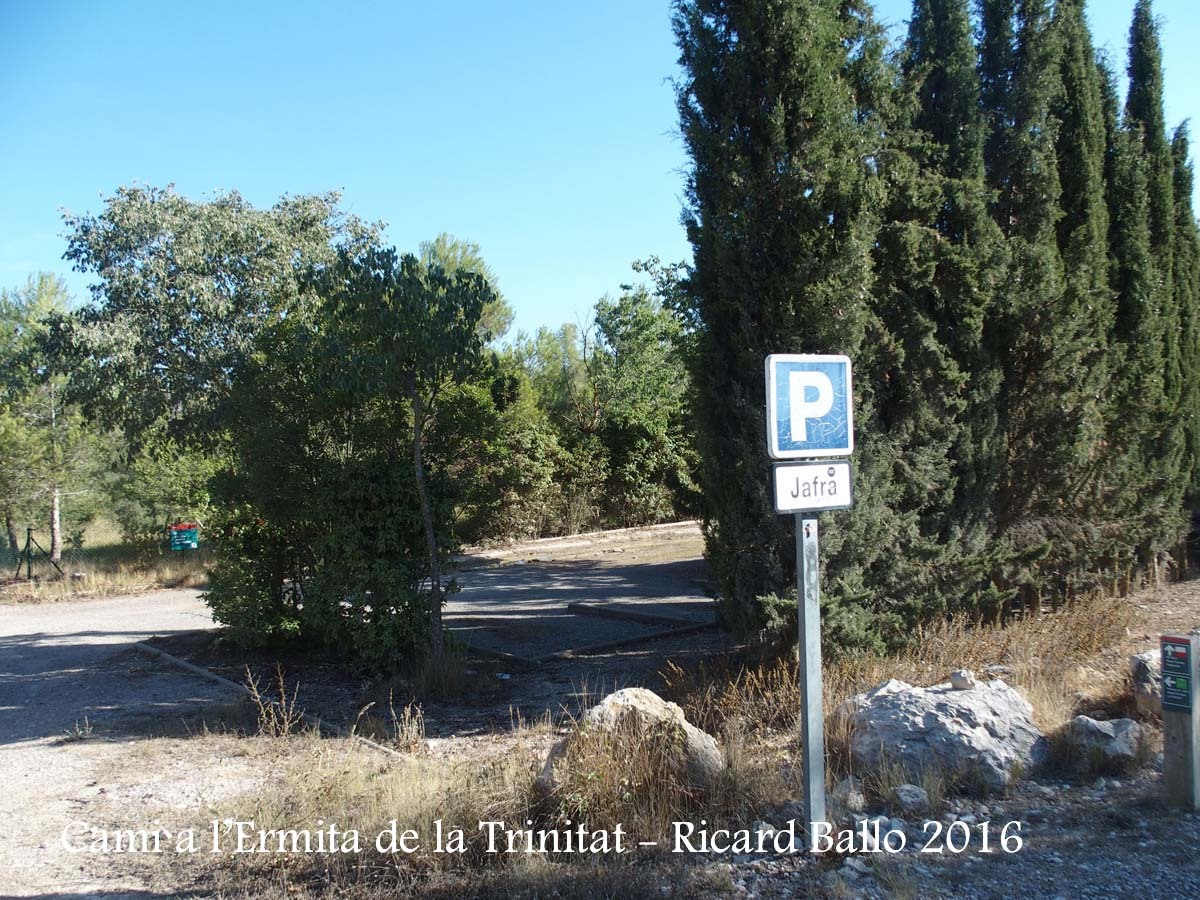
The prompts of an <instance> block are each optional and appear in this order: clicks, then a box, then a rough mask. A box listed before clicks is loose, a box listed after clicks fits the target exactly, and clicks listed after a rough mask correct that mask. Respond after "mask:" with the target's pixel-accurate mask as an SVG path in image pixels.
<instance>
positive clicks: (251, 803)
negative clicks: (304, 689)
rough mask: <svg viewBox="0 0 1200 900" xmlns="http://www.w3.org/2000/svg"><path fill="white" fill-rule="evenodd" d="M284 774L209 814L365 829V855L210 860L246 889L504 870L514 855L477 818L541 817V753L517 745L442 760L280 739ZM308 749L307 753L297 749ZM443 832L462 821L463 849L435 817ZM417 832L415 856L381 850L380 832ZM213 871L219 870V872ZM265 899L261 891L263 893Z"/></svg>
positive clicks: (275, 825)
mask: <svg viewBox="0 0 1200 900" xmlns="http://www.w3.org/2000/svg"><path fill="white" fill-rule="evenodd" d="M277 746H278V747H279V756H280V761H279V762H278V763H277V767H278V769H279V775H278V776H277V777H278V781H277V783H276V784H275V785H273V786H272V788H271V789H269V790H262V791H256V792H255V793H254V794H253V795H248V796H244V797H241V798H238V799H235V800H233V801H230V802H229V803H227V804H223V805H222V806H221V807H219V808H217V809H214V810H212V811H211V813H210V818H214V819H225V818H233V819H236V820H253V822H254V828H255V829H256V830H258V829H274V830H284V829H305V828H308V829H313V830H315V829H317V828H318V827H319V826H318V823H319V822H321V823H325V825H328V824H329V823H331V822H333V823H336V824H337V828H338V829H339V831H342V832H346V831H348V830H350V829H353V830H356V831H357V832H358V833H359V834H360V836H361V847H362V852H361V853H358V854H328V855H319V854H308V853H300V854H286V855H280V854H274V853H272V854H261V855H260V854H239V855H235V856H225V855H223V854H222V855H218V856H215V857H214V858H213V859H212V860H209V861H207V862H208V863H209V864H210V865H212V866H214V867H215V870H219V873H220V874H221V875H222V876H223V877H226V878H227V879H229V881H230V884H237V885H239V886H240V887H242V888H245V889H248V888H251V887H254V888H255V889H256V890H257V888H258V887H265V886H267V885H269V884H272V883H278V882H279V881H280V879H283V880H286V881H287V882H288V883H290V884H295V885H304V886H309V887H321V888H325V889H334V890H335V891H341V890H342V889H348V888H350V887H353V886H356V885H390V886H393V887H395V886H399V885H406V884H411V883H412V881H413V879H414V878H417V877H422V878H424V877H425V876H427V875H429V874H430V873H436V872H445V871H451V870H469V869H474V868H478V867H480V865H481V863H484V862H485V861H486V862H487V863H488V864H490V865H492V866H495V867H498V868H504V867H505V866H506V865H508V864H509V863H510V862H512V860H513V857H511V856H507V855H489V854H487V853H486V850H487V847H486V843H485V840H486V834H485V833H483V832H480V831H479V830H478V823H479V822H481V821H490V820H496V819H501V820H504V821H505V822H508V823H510V824H511V825H513V826H515V827H523V826H524V823H525V822H526V820H527V819H529V818H530V817H531V816H533V815H534V810H533V807H532V805H531V804H532V800H533V798H534V796H535V793H534V789H533V774H534V771H535V769H534V765H535V762H536V759H535V758H534V757H533V756H531V755H530V754H528V753H523V752H520V751H515V752H513V753H509V754H507V755H505V756H503V757H500V758H497V759H493V760H488V761H483V762H481V761H479V760H457V761H435V760H431V759H429V758H426V757H422V756H413V757H409V758H406V759H403V760H400V761H395V760H383V759H381V757H379V756H373V755H372V756H368V755H365V754H363V753H361V752H357V751H354V750H353V749H351V748H350V747H349V746H348V745H347V744H346V743H345V742H342V741H320V740H316V739H314V738H311V736H310V737H309V738H308V739H307V741H306V742H304V743H300V744H298V745H297V744H294V743H293V742H291V741H288V742H285V743H284V744H277ZM297 751H299V752H297ZM439 820H440V821H441V822H442V825H443V833H447V832H448V831H449V830H450V829H453V828H461V829H462V830H463V832H464V838H465V841H466V851H465V852H464V853H461V854H458V853H436V852H435V847H434V839H433V836H434V835H435V833H436V825H435V823H436V822H438V821H439ZM393 821H394V822H395V827H396V831H397V834H402V833H403V832H404V831H406V830H409V829H412V830H415V831H416V832H417V833H418V835H420V844H421V846H420V848H419V849H417V850H416V851H415V852H413V853H404V852H396V853H391V852H380V851H379V850H378V849H377V848H376V846H375V838H376V835H378V834H380V833H382V832H387V831H389V830H390V828H391V825H392V822H393ZM214 874H216V872H215V871H214ZM255 895H256V896H257V893H256V894H255Z"/></svg>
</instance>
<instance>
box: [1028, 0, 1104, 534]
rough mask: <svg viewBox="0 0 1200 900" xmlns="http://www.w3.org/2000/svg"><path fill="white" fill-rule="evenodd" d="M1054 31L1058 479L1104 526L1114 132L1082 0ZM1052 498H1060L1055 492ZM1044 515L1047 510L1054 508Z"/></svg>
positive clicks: (1076, 504) (1082, 511)
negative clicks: (1108, 180) (1109, 135)
mask: <svg viewBox="0 0 1200 900" xmlns="http://www.w3.org/2000/svg"><path fill="white" fill-rule="evenodd" d="M1053 27H1054V29H1055V30H1056V32H1057V40H1058V44H1059V49H1060V57H1059V58H1060V78H1061V83H1062V88H1061V90H1060V91H1059V92H1058V94H1057V96H1056V97H1055V100H1054V102H1053V104H1052V110H1051V115H1052V117H1053V118H1054V119H1055V120H1056V121H1057V123H1058V134H1057V142H1056V145H1055V156H1056V159H1057V164H1058V176H1059V183H1060V186H1061V195H1060V199H1059V205H1060V207H1061V210H1062V216H1061V218H1060V219H1059V220H1058V223H1057V228H1056V238H1057V243H1058V251H1059V255H1060V257H1061V259H1062V266H1063V295H1062V304H1061V307H1060V308H1059V310H1058V311H1057V314H1056V318H1057V319H1058V320H1059V328H1058V331H1057V337H1056V339H1060V340H1061V339H1062V335H1063V333H1064V332H1066V334H1067V339H1066V340H1065V341H1064V343H1063V345H1062V346H1061V347H1058V348H1056V349H1057V352H1058V354H1059V358H1058V359H1056V360H1055V365H1054V370H1055V371H1056V372H1057V373H1058V374H1059V376H1060V380H1059V383H1058V384H1057V385H1056V389H1061V390H1063V391H1064V393H1063V394H1061V395H1060V400H1061V403H1062V420H1061V423H1060V427H1061V431H1060V432H1059V438H1060V440H1059V444H1060V446H1061V447H1062V451H1063V456H1062V458H1061V460H1060V468H1059V469H1058V470H1057V471H1056V472H1052V473H1051V477H1052V478H1054V479H1055V480H1057V481H1058V482H1059V484H1060V486H1061V487H1060V491H1061V494H1060V497H1061V507H1062V509H1063V511H1064V512H1069V513H1070V514H1071V515H1073V516H1075V517H1076V518H1078V519H1081V520H1083V521H1088V522H1091V523H1093V524H1103V523H1104V522H1105V521H1106V519H1107V511H1106V509H1105V508H1104V504H1103V503H1102V502H1101V499H1100V494H1099V487H1100V469H1099V464H1100V459H1101V456H1102V451H1103V441H1104V407H1105V402H1106V401H1105V394H1106V392H1107V390H1108V387H1109V382H1110V380H1111V377H1112V370H1111V368H1110V366H1109V358H1108V335H1109V332H1110V330H1111V329H1112V319H1113V297H1112V292H1111V290H1110V288H1109V283H1108V228H1109V217H1108V206H1107V202H1106V197H1105V190H1104V185H1105V182H1104V178H1105V164H1106V150H1107V145H1106V135H1105V114H1104V86H1103V84H1102V82H1101V75H1100V72H1099V70H1098V69H1097V66H1096V53H1095V50H1094V49H1093V47H1092V40H1091V35H1090V33H1089V32H1088V27H1087V22H1086V20H1085V18H1084V3H1083V0H1059V2H1058V3H1057V4H1056V6H1055V11H1054V23H1053ZM1051 496H1053V495H1052V494H1051ZM1043 511H1046V512H1048V511H1049V509H1048V508H1047V504H1043Z"/></svg>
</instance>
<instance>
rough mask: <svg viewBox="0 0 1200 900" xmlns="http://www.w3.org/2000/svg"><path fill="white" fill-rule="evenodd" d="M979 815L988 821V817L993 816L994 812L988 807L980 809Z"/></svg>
mask: <svg viewBox="0 0 1200 900" xmlns="http://www.w3.org/2000/svg"><path fill="white" fill-rule="evenodd" d="M998 811H999V809H997V812H998ZM979 814H980V815H981V816H983V817H984V818H985V819H986V818H987V817H988V816H990V815H991V814H992V811H991V810H990V809H988V808H987V807H986V806H981V807H979Z"/></svg>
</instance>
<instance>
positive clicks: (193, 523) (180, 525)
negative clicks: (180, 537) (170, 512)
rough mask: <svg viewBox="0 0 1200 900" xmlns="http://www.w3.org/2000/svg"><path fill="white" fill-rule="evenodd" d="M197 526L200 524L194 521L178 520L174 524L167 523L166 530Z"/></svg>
mask: <svg viewBox="0 0 1200 900" xmlns="http://www.w3.org/2000/svg"><path fill="white" fill-rule="evenodd" d="M199 527H200V526H199V525H197V524H196V523H195V522H180V523H178V524H176V525H168V526H167V530H168V531H188V530H190V529H192V528H199Z"/></svg>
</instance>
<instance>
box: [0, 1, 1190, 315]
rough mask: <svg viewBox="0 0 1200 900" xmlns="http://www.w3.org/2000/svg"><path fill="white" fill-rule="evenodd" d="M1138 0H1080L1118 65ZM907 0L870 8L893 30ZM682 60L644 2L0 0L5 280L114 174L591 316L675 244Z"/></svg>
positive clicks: (1181, 99) (1167, 50) (1183, 93)
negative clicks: (320, 214) (448, 246)
mask: <svg viewBox="0 0 1200 900" xmlns="http://www.w3.org/2000/svg"><path fill="white" fill-rule="evenodd" d="M1132 7H1133V0H1103V2H1097V0H1093V3H1092V4H1091V10H1090V18H1091V21H1092V24H1093V33H1094V36H1095V39H1096V43H1097V44H1098V45H1100V46H1108V47H1109V48H1110V49H1111V50H1112V51H1113V52H1114V54H1115V59H1116V60H1117V62H1118V64H1119V65H1120V66H1122V67H1123V65H1124V47H1125V40H1126V33H1127V30H1128V23H1129V17H1130V12H1131V10H1132ZM909 8H910V5H909V3H908V2H906V0H883V2H878V3H877V4H876V9H877V11H878V14H879V16H880V17H881V19H882V20H884V21H885V22H887V23H889V24H893V25H897V26H899V25H901V24H902V23H903V21H904V20H905V18H906V16H907V15H908V10H909ZM1156 12H1157V14H1158V15H1159V16H1160V17H1161V18H1162V19H1163V22H1164V28H1163V49H1164V60H1165V67H1166V81H1167V118H1168V121H1169V122H1170V123H1172V124H1174V123H1176V122H1178V121H1180V120H1182V119H1184V118H1188V117H1195V114H1196V111H1197V110H1196V107H1197V101H1196V100H1195V98H1196V97H1197V96H1200V92H1197V91H1196V90H1195V85H1196V84H1197V83H1200V58H1198V57H1200V55H1198V54H1197V53H1196V52H1195V49H1194V46H1195V45H1196V43H1197V39H1200V5H1196V4H1194V3H1193V2H1192V0H1159V2H1158V3H1157V4H1156ZM675 59H676V52H675V48H674V44H673V38H672V35H671V29H670V14H669V5H668V3H666V2H655V0H603V2H591V3H578V2H566V3H563V2H558V3H549V2H536V3H534V2H530V3H516V4H496V3H483V2H476V0H461V2H457V3H453V4H451V3H444V4H429V3H414V2H395V3H390V4H370V3H339V4H336V5H334V4H328V3H310V2H288V3H253V2H245V0H243V2H239V3H228V2H205V3H202V4H199V3H198V4H173V3H163V2H161V0H160V2H155V3H134V2H121V0H110V2H104V3H85V2H82V0H78V2H45V3H41V2H37V3H35V2H28V0H0V109H3V111H4V112H3V119H4V126H3V131H2V133H0V286H9V287H12V286H17V285H19V284H21V283H22V282H23V281H24V279H25V277H26V275H28V274H29V273H31V272H33V271H37V270H47V271H53V272H58V273H61V274H63V275H66V276H67V277H68V281H69V283H70V285H71V287H72V289H73V290H74V291H75V292H76V294H77V295H78V296H79V297H80V298H83V297H84V296H85V295H86V286H87V283H88V281H87V278H86V277H85V276H83V275H80V274H76V273H70V272H69V270H68V267H67V264H66V263H64V262H63V261H62V259H61V256H62V252H63V250H64V247H65V243H64V241H63V239H62V236H61V233H62V224H61V219H60V213H59V210H60V209H61V208H66V209H69V210H71V211H72V212H76V213H78V212H85V211H91V212H96V211H99V210H100V208H101V206H102V198H103V197H105V196H108V195H110V194H111V193H112V192H113V190H114V189H115V188H116V187H117V186H118V185H122V184H129V183H132V182H139V183H142V184H150V185H165V184H167V183H168V182H174V183H175V184H176V185H177V188H178V190H179V191H180V192H181V193H183V194H185V195H187V196H190V197H192V198H203V197H204V196H206V195H211V194H212V193H213V192H214V191H218V190H225V189H236V190H239V191H241V192H242V193H243V194H244V195H245V196H246V197H247V198H248V199H250V200H251V201H252V202H254V203H256V204H260V205H269V204H270V203H272V202H273V201H274V200H275V199H276V198H278V197H279V196H280V195H281V194H284V193H291V194H298V193H308V192H316V191H325V190H331V189H333V190H339V191H341V192H342V194H343V198H344V205H345V207H346V208H347V209H349V210H351V211H352V212H354V213H356V214H358V215H360V216H362V217H364V218H367V219H370V220H382V221H384V222H386V223H387V225H388V229H387V236H388V238H389V239H390V240H391V241H392V242H393V243H395V244H396V245H397V246H398V247H400V248H401V249H415V247H416V245H417V244H418V243H419V242H420V241H421V240H424V239H426V238H430V237H433V236H434V235H436V234H437V233H439V232H442V231H448V232H450V233H452V234H454V235H457V236H459V237H463V238H467V239H470V240H473V241H475V242H477V243H479V244H480V246H481V248H482V251H483V255H484V257H485V258H486V259H487V260H488V262H489V263H490V264H491V266H492V268H493V269H494V270H495V271H496V273H497V275H498V278H499V282H500V287H501V289H502V290H503V291H504V293H505V295H506V296H507V297H508V299H509V300H510V302H511V303H512V304H513V306H514V307H515V309H516V325H517V327H518V328H523V329H526V330H532V329H534V328H536V327H537V326H539V325H558V324H560V323H562V322H564V321H583V320H585V319H586V317H587V315H588V311H589V310H590V308H591V306H592V305H593V304H594V302H595V300H596V299H597V298H598V297H600V296H601V295H603V294H604V293H606V292H616V291H617V290H618V286H619V285H620V284H621V283H622V282H628V281H631V280H633V278H634V275H633V273H632V272H631V271H630V268H629V264H630V262H631V261H632V260H634V259H639V258H644V257H646V256H648V255H650V254H657V255H659V256H661V257H662V258H663V259H665V260H675V259H684V258H688V257H689V248H688V245H687V241H686V239H685V236H684V234H683V229H682V227H681V226H680V224H679V217H680V209H681V204H682V192H683V172H684V169H685V167H686V162H687V161H686V158H685V156H684V151H683V146H682V143H681V142H680V140H679V137H678V135H677V133H676V123H675V109H674V99H673V93H672V88H671V86H670V79H671V78H672V77H673V76H674V75H675V73H676V64H675ZM1197 127H1198V128H1200V126H1197Z"/></svg>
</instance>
